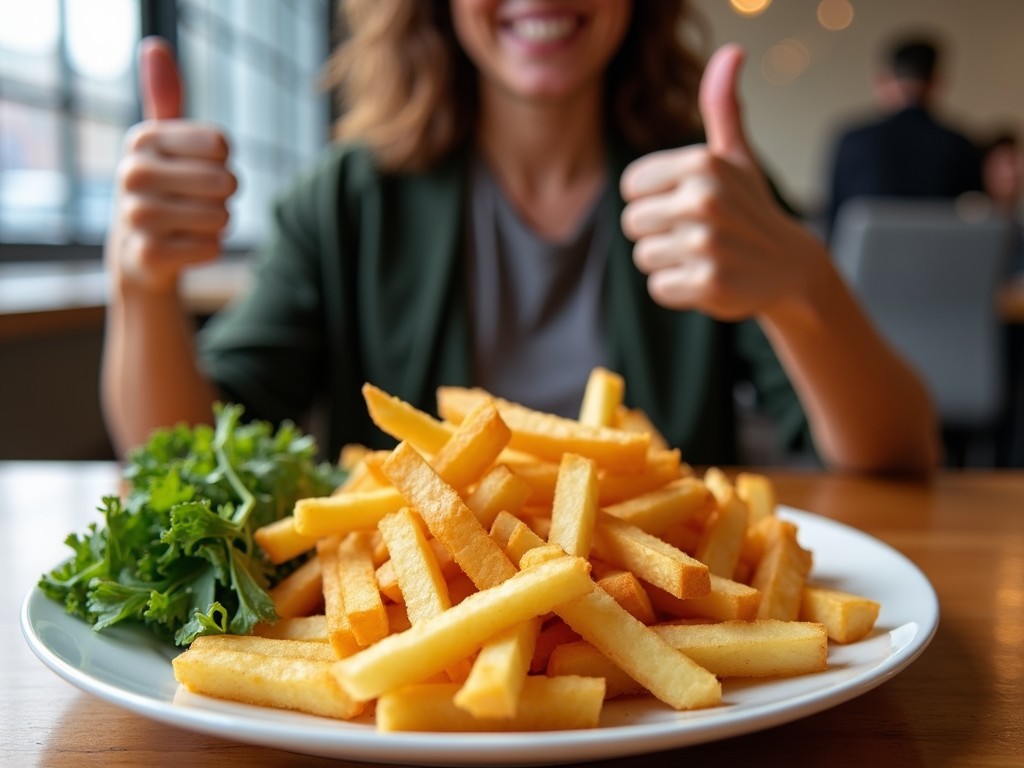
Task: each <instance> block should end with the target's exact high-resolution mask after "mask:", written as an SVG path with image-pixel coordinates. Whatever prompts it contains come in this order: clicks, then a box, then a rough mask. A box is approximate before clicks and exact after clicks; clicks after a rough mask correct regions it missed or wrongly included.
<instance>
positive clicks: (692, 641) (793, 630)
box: [653, 619, 828, 677]
mask: <svg viewBox="0 0 1024 768" xmlns="http://www.w3.org/2000/svg"><path fill="white" fill-rule="evenodd" d="M653 629H654V631H655V632H657V633H658V635H660V636H661V637H662V638H663V639H664V640H665V641H666V642H667V643H668V644H669V645H671V646H672V647H673V648H676V649H678V650H680V651H682V652H683V653H684V654H686V655H687V656H689V657H690V658H691V659H693V660H694V661H695V662H697V663H698V664H700V665H701V666H702V667H704V668H705V669H707V670H709V671H710V672H713V673H714V674H716V675H718V676H719V677H789V676H792V675H804V674H807V673H809V672H820V671H822V670H823V669H825V667H826V664H827V659H828V637H827V636H826V634H825V627H824V626H823V625H821V624H818V623H814V622H800V621H779V620H777V619H758V620H757V621H725V622H720V623H714V624H672V625H669V624H666V625H662V626H656V627H653Z"/></svg>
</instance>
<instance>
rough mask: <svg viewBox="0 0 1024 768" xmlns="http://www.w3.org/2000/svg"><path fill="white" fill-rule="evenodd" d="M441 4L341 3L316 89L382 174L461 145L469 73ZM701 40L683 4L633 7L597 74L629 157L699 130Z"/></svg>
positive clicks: (426, 163) (637, 3) (342, 135)
mask: <svg viewBox="0 0 1024 768" xmlns="http://www.w3.org/2000/svg"><path fill="white" fill-rule="evenodd" d="M449 2H450V0H341V1H340V2H339V4H338V21H339V24H340V31H339V34H340V36H341V37H342V38H343V40H344V42H343V43H342V44H341V45H339V46H338V47H337V48H336V49H335V51H334V53H333V54H332V55H331V57H330V60H329V61H328V64H327V68H326V71H325V83H326V85H327V86H328V87H330V88H332V89H334V90H335V91H336V94H337V99H338V110H339V114H340V115H341V117H340V118H339V119H338V120H337V122H336V124H335V131H334V133H335V137H336V138H337V139H339V140H359V141H362V142H364V143H365V144H367V145H368V146H369V147H370V148H371V150H372V151H373V152H374V155H375V157H376V158H377V161H378V162H379V163H380V164H381V166H382V167H384V168H387V169H390V170H397V171H416V170H422V169H425V168H429V167H430V166H431V165H433V164H434V163H436V162H437V161H438V160H440V159H441V158H443V157H444V156H445V155H446V154H448V153H449V152H450V151H451V150H452V149H454V148H455V147H456V146H457V145H459V144H460V143H461V142H463V141H464V140H466V139H467V138H469V136H470V134H471V132H472V130H473V127H474V125H475V123H476V119H477V110H478V100H477V74H476V68H475V67H474V65H473V63H472V62H471V61H470V60H469V58H468V57H467V56H466V54H465V53H464V52H463V50H462V47H461V46H460V45H459V42H458V40H457V38H456V36H455V29H454V26H453V23H452V19H451V11H450V8H449ZM705 40H706V33H705V29H704V26H703V23H702V22H701V20H700V19H699V18H698V17H697V16H696V15H695V13H694V11H693V9H692V8H691V7H690V5H689V2H688V0H672V1H671V2H670V1H669V0H634V1H633V12H632V18H631V21H630V26H629V29H628V30H627V32H626V36H625V39H624V40H623V43H622V45H621V46H620V48H619V50H618V51H617V52H616V54H615V56H614V57H613V59H612V61H611V62H610V64H609V67H608V71H607V72H606V78H607V83H606V94H607V98H606V99H605V109H606V110H607V112H608V115H607V118H608V124H609V125H610V126H612V130H613V131H614V133H615V134H616V136H617V137H618V138H619V139H621V140H624V141H625V142H626V143H627V144H629V146H630V147H632V148H633V149H634V150H636V151H638V152H649V151H652V150H655V149H664V148H667V147H670V146H675V145H677V144H679V143H680V142H681V141H684V140H688V139H692V138H694V137H695V136H696V135H697V134H698V133H699V131H700V114H699V111H698V107H697V89H698V87H699V85H700V76H701V72H702V69H703V55H702V54H703V51H701V52H700V53H698V52H697V51H696V50H695V49H696V48H699V47H702V46H703V43H704V41H705Z"/></svg>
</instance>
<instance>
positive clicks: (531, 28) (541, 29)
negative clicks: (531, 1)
mask: <svg viewBox="0 0 1024 768" xmlns="http://www.w3.org/2000/svg"><path fill="white" fill-rule="evenodd" d="M575 28H576V22H575V20H573V19H568V18H562V19H538V18H532V19H519V20H517V21H516V22H515V23H514V24H513V25H512V29H513V31H514V32H515V34H516V35H518V36H519V37H521V38H523V39H524V40H529V41H530V42H537V43H547V42H551V41H553V40H561V39H562V38H565V37H568V36H569V35H570V34H572V31H573V30H574V29H575Z"/></svg>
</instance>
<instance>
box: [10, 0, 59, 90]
mask: <svg viewBox="0 0 1024 768" xmlns="http://www.w3.org/2000/svg"><path fill="white" fill-rule="evenodd" d="M59 40H60V14H59V9H58V6H57V0H31V2H24V1H23V2H16V1H15V0H3V2H0V78H10V79H12V80H16V81H21V82H24V83H29V84H31V85H36V86H45V87H48V88H52V87H55V86H56V85H57V83H58V82H59V81H60V60H59V58H58V56H57V46H58V41H59Z"/></svg>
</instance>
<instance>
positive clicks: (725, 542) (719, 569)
mask: <svg viewBox="0 0 1024 768" xmlns="http://www.w3.org/2000/svg"><path fill="white" fill-rule="evenodd" d="M709 488H710V486H709ZM713 494H714V496H715V511H714V512H712V514H711V519H710V520H709V521H708V523H707V525H706V526H705V527H704V535H703V536H702V537H701V541H700V544H699V545H698V546H697V555H696V556H697V559H698V560H700V561H701V562H702V563H704V564H705V565H707V567H708V570H709V571H711V573H713V574H715V575H717V576H723V577H725V578H727V579H731V578H732V577H733V576H734V575H735V573H736V564H737V563H738V562H739V560H740V551H741V550H742V549H743V541H744V538H745V537H746V533H747V519H748V517H749V514H748V512H747V505H746V504H745V503H743V501H742V500H741V499H740V497H739V496H737V495H736V492H735V491H734V490H733V487H732V485H728V486H726V487H724V488H721V489H718V490H716V491H713Z"/></svg>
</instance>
